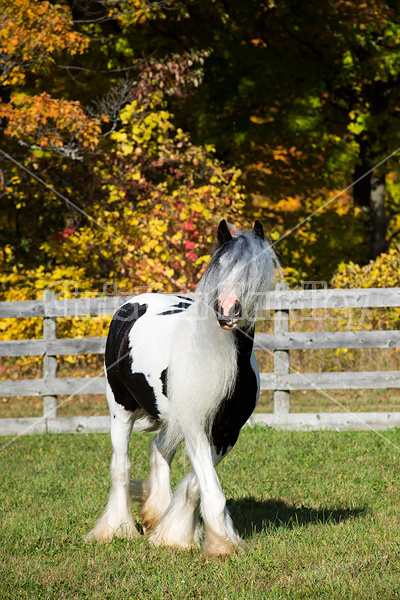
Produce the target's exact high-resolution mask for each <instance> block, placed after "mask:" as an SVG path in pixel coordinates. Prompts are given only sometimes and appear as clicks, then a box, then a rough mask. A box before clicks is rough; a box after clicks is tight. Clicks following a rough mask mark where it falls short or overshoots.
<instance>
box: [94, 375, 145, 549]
mask: <svg viewBox="0 0 400 600" xmlns="http://www.w3.org/2000/svg"><path fill="white" fill-rule="evenodd" d="M107 399H108V402H109V405H110V411H111V442H112V446H113V456H112V460H111V491H110V497H109V500H108V504H107V506H106V509H105V511H104V513H103V515H102V516H101V517H100V519H99V520H98V521H97V523H96V525H95V526H94V528H93V530H92V531H91V532H90V533H89V534H88V535H87V537H86V539H87V540H91V539H93V538H96V539H97V540H98V541H104V540H107V539H112V538H113V536H114V535H115V536H117V537H121V536H124V537H129V538H132V537H137V536H138V535H139V534H138V531H137V529H136V527H135V524H134V522H133V519H132V514H131V503H130V496H129V481H130V473H131V463H130V461H129V440H130V436H131V433H132V427H133V423H134V420H135V414H134V413H132V412H129V411H127V410H125V409H124V408H122V407H121V406H119V405H118V404H117V403H116V402H115V401H114V396H113V393H112V391H111V388H110V386H109V385H108V384H107Z"/></svg>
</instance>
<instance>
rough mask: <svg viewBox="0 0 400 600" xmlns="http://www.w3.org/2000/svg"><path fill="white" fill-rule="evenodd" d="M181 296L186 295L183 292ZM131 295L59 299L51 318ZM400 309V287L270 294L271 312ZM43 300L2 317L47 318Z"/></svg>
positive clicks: (100, 309)
mask: <svg viewBox="0 0 400 600" xmlns="http://www.w3.org/2000/svg"><path fill="white" fill-rule="evenodd" d="M179 295H182V294H181V293H180V292H179ZM130 297H131V296H108V297H98V298H77V299H66V300H64V299H63V300H57V299H56V300H55V301H54V303H53V304H52V306H49V307H48V313H47V314H48V316H53V317H66V318H68V317H79V316H85V315H91V316H95V315H112V314H114V312H115V311H116V310H117V308H119V306H121V304H123V303H124V302H126V301H127V300H129V298H130ZM389 306H400V288H365V289H355V290H337V289H335V290H331V289H328V290H288V291H274V292H270V293H269V294H267V297H266V306H265V308H266V309H268V310H300V309H305V308H308V309H312V308H318V309H319V308H326V309H330V308H332V309H334V308H367V307H370V308H373V307H389ZM43 316H44V306H43V302H42V301H41V300H27V301H18V302H0V318H14V317H15V318H28V317H43Z"/></svg>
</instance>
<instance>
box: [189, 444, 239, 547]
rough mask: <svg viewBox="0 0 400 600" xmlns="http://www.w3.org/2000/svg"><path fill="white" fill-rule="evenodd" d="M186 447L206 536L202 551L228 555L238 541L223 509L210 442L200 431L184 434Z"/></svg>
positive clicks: (222, 495) (225, 509) (223, 496)
mask: <svg viewBox="0 0 400 600" xmlns="http://www.w3.org/2000/svg"><path fill="white" fill-rule="evenodd" d="M185 441H186V448H187V452H188V455H189V458H190V461H191V463H192V466H193V471H194V473H195V475H196V480H197V485H198V487H199V490H200V508H201V515H202V517H203V521H204V525H205V529H206V536H205V540H204V545H203V552H204V554H205V555H206V556H208V557H210V558H213V557H216V556H221V555H229V554H232V552H233V551H234V548H235V547H241V545H242V541H241V539H240V537H239V535H238V533H237V532H236V531H235V529H234V527H233V523H232V519H231V517H230V515H229V513H228V511H227V508H226V498H225V494H224V492H223V490H222V488H221V485H220V482H219V479H218V476H217V473H216V471H215V468H214V463H216V462H219V461H218V459H217V460H216V458H215V457H214V460H213V457H212V452H211V447H210V443H209V441H208V439H207V436H206V435H205V434H204V433H201V434H198V435H197V436H195V435H192V434H190V435H187V436H186V437H185Z"/></svg>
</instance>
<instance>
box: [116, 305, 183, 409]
mask: <svg viewBox="0 0 400 600" xmlns="http://www.w3.org/2000/svg"><path fill="white" fill-rule="evenodd" d="M191 303H192V300H191V299H190V298H189V297H184V296H177V295H166V294H165V295H164V294H141V295H139V296H136V297H133V298H131V299H130V300H128V301H127V302H126V303H125V304H123V305H122V306H121V307H120V308H119V309H118V310H117V312H116V313H115V315H114V317H113V319H112V321H111V325H110V329H109V333H108V337H107V344H106V352H105V368H106V376H107V379H108V383H109V384H110V387H111V390H112V392H113V395H114V399H115V401H116V402H117V403H118V404H120V405H122V406H123V407H124V408H125V409H126V410H129V411H134V410H136V409H137V408H143V409H144V410H145V411H146V412H147V413H148V414H149V415H151V416H152V417H154V418H156V419H158V418H160V417H162V414H163V413H164V412H165V411H166V410H167V407H168V401H167V390H166V380H167V369H168V364H169V354H170V348H171V339H172V337H173V333H174V330H175V329H176V327H177V325H178V324H179V320H180V317H181V315H182V314H183V313H184V311H186V310H187V308H189V306H190V305H191Z"/></svg>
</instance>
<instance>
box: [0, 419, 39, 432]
mask: <svg viewBox="0 0 400 600" xmlns="http://www.w3.org/2000/svg"><path fill="white" fill-rule="evenodd" d="M46 431H47V428H46V419H44V418H40V419H35V418H26V419H0V435H26V434H30V433H46Z"/></svg>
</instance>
